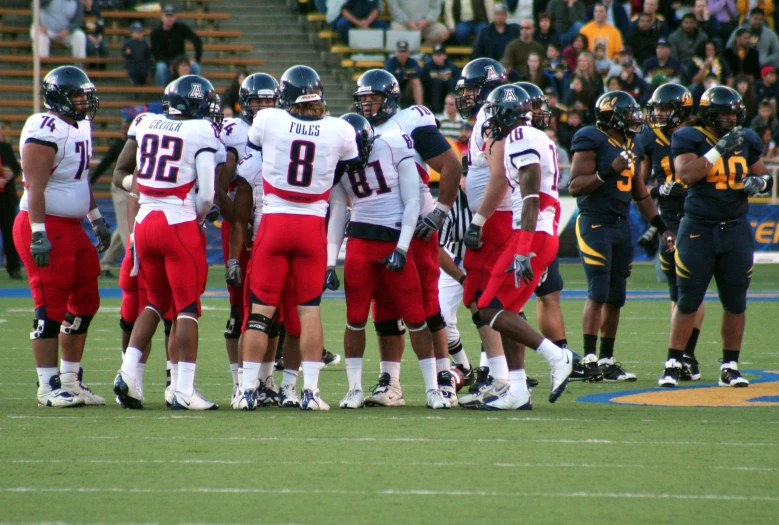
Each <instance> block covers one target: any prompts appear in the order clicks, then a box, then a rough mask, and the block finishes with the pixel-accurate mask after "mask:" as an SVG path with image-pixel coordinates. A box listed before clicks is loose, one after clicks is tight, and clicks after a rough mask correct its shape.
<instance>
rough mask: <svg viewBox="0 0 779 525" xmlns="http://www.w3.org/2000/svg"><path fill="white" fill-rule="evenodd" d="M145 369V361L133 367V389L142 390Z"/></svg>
mask: <svg viewBox="0 0 779 525" xmlns="http://www.w3.org/2000/svg"><path fill="white" fill-rule="evenodd" d="M145 371H146V363H138V366H137V367H136V368H135V389H136V390H137V391H138V392H139V393H140V392H143V373H144V372H145Z"/></svg>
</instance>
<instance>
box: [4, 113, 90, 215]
mask: <svg viewBox="0 0 779 525" xmlns="http://www.w3.org/2000/svg"><path fill="white" fill-rule="evenodd" d="M28 144H41V145H44V146H49V147H51V148H52V149H53V150H54V166H52V170H51V175H50V176H49V181H48V183H47V184H46V189H45V190H44V197H45V199H46V215H55V216H57V217H66V218H70V219H83V218H84V217H85V216H86V214H87V212H89V202H90V196H91V192H90V189H89V159H90V158H91V157H92V123H91V122H90V121H89V120H82V121H79V122H76V123H74V124H68V123H67V122H65V121H64V120H62V118H61V117H60V116H59V115H56V114H53V113H36V114H35V115H33V116H31V117H30V118H28V119H27V122H25V123H24V128H22V134H21V137H20V138H19V153H20V154H21V156H22V171H23V172H24V171H26V168H25V166H24V148H25V147H26V146H27V145H28ZM23 177H24V180H25V181H26V179H27V176H26V175H23ZM19 207H20V208H21V209H22V210H24V211H29V197H28V195H27V189H26V188H25V190H24V194H23V195H22V200H21V202H20V203H19Z"/></svg>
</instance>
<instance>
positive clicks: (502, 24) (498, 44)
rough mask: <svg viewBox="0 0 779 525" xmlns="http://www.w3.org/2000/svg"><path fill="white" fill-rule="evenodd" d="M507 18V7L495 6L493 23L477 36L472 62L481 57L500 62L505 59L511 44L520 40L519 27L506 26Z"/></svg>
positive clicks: (513, 25)
mask: <svg viewBox="0 0 779 525" xmlns="http://www.w3.org/2000/svg"><path fill="white" fill-rule="evenodd" d="M506 16H507V15H506V7H505V6H504V5H503V4H495V6H494V7H493V11H492V23H491V24H490V25H489V26H487V27H486V28H484V29H482V30H481V31H480V32H479V34H478V35H477V36H476V42H474V43H473V52H472V53H471V60H474V59H477V58H481V57H486V58H492V59H493V60H500V59H502V58H503V55H504V54H505V51H506V46H508V44H509V42H511V41H513V40H514V39H516V38H519V33H520V30H519V26H517V25H515V24H506Z"/></svg>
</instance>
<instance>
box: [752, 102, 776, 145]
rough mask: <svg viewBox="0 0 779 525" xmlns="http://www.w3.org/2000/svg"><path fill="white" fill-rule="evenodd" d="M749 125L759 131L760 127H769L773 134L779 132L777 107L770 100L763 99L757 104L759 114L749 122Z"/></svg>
mask: <svg viewBox="0 0 779 525" xmlns="http://www.w3.org/2000/svg"><path fill="white" fill-rule="evenodd" d="M749 127H750V128H752V129H753V130H755V131H757V130H759V129H760V128H766V127H767V128H769V129H770V130H771V135H772V136H773V135H776V134H777V133H779V120H777V118H776V108H775V107H774V105H773V104H771V102H770V101H768V100H763V101H761V102H760V104H759V105H758V106H757V115H755V117H754V118H753V119H752V122H750V123H749Z"/></svg>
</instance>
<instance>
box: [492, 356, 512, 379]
mask: <svg viewBox="0 0 779 525" xmlns="http://www.w3.org/2000/svg"><path fill="white" fill-rule="evenodd" d="M487 366H489V367H490V375H491V376H492V377H493V379H500V380H502V381H508V378H509V365H508V363H506V356H504V355H502V356H498V357H490V358H489V359H487Z"/></svg>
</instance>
